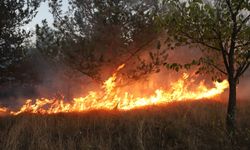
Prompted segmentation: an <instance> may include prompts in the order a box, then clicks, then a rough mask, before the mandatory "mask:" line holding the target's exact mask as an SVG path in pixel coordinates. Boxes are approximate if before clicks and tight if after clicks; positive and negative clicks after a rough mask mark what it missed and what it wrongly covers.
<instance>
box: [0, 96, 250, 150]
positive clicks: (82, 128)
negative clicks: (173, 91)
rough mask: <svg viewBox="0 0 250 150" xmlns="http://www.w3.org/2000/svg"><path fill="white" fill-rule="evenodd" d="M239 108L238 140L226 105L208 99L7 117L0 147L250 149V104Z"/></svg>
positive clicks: (0, 133) (3, 120)
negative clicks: (230, 131) (229, 129)
mask: <svg viewBox="0 0 250 150" xmlns="http://www.w3.org/2000/svg"><path fill="white" fill-rule="evenodd" d="M238 106H239V111H238V131H237V135H236V141H235V143H234V144H232V143H231V142H230V140H229V139H228V136H227V134H226V130H225V127H224V118H225V113H226V104H225V103H224V102H219V101H210V100H204V101H185V102H175V103H170V104H167V105H165V106H150V107H145V108H143V109H136V110H131V111H126V112H121V111H118V110H113V111H104V110H98V111H90V112H86V113H64V114H63V113H62V114H53V115H44V114H43V115H42V114H21V115H18V116H9V117H1V118H0V119H1V121H0V149H5V150H8V149H11V150H15V149H38V150H39V149H42V150H50V149H51V150H55V149H60V150H61V149H67V150H71V149H91V150H92V149H102V150H103V149H104V150H105V149H107V150H108V149H150V150H152V149H157V150H158V149H190V150H195V149H213V150H216V149H237V148H238V149H249V148H250V145H249V143H250V121H249V120H250V110H249V109H248V108H249V106H250V102H247V101H244V102H243V101H241V102H240V103H239V105H238Z"/></svg>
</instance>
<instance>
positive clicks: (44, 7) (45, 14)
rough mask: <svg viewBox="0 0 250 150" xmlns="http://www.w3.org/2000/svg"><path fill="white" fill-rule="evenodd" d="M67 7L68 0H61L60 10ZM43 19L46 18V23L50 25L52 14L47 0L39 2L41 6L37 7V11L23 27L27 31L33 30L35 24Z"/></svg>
mask: <svg viewBox="0 0 250 150" xmlns="http://www.w3.org/2000/svg"><path fill="white" fill-rule="evenodd" d="M67 7H68V0H63V6H62V10H67ZM44 19H46V20H47V22H48V24H49V25H51V26H52V23H53V16H52V14H51V13H50V12H49V6H48V2H47V1H46V2H43V3H42V4H41V6H40V7H39V9H38V13H37V15H36V17H35V18H34V19H33V20H32V21H31V22H30V23H29V24H28V25H26V26H25V27H24V28H25V29H27V30H29V31H32V30H33V31H34V30H35V26H36V24H41V22H42V20H44Z"/></svg>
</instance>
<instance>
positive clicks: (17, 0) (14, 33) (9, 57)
mask: <svg viewBox="0 0 250 150" xmlns="http://www.w3.org/2000/svg"><path fill="white" fill-rule="evenodd" d="M41 1H42V0H30V1H27V0H1V1H0V16H1V21H0V56H1V57H0V72H1V77H0V83H5V82H6V81H12V80H15V79H16V77H15V76H16V75H17V74H15V73H14V71H15V69H16V65H17V64H18V63H19V62H20V61H22V60H23V59H24V57H25V55H26V52H27V51H26V50H27V49H26V48H25V46H26V45H27V43H26V42H27V38H28V37H30V35H31V34H30V33H29V32H27V31H25V30H24V29H22V27H23V26H24V25H26V24H28V23H29V22H30V21H31V20H32V18H34V16H35V15H36V12H37V8H38V7H39V5H40V3H41Z"/></svg>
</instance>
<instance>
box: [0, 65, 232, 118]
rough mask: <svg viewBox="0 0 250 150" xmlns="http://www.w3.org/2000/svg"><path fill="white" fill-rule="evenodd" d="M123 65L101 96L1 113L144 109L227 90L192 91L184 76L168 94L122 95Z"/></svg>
mask: <svg viewBox="0 0 250 150" xmlns="http://www.w3.org/2000/svg"><path fill="white" fill-rule="evenodd" d="M124 66H125V65H124V64H123V65H121V66H119V67H118V68H117V70H116V71H115V73H113V75H112V76H111V77H110V78H108V79H107V80H106V81H105V82H104V83H103V86H102V91H101V92H95V91H90V92H89V93H88V94H87V96H85V97H79V98H74V99H73V101H72V102H64V101H63V100H58V99H46V98H42V99H36V100H35V102H34V103H33V102H32V100H30V99H29V100H26V103H25V104H24V105H23V106H22V107H21V108H20V109H19V110H18V111H9V110H8V109H7V108H0V114H1V112H5V113H6V112H8V111H9V112H10V114H12V115H18V114H21V113H24V112H29V113H41V114H55V113H61V112H83V111H89V110H97V109H105V110H113V109H118V110H131V109H135V108H140V107H143V106H150V105H160V104H166V103H170V102H174V101H182V100H199V99H204V98H213V97H215V96H217V95H219V94H221V93H223V92H224V90H225V89H227V88H228V82H227V81H226V80H224V81H222V82H220V83H219V82H214V87H213V88H208V87H207V86H205V85H204V82H203V81H202V82H200V83H199V85H198V86H197V87H196V88H194V89H192V90H191V91H190V89H189V84H191V83H192V82H190V79H189V78H190V76H189V75H188V74H187V73H184V74H183V76H182V78H181V79H179V80H178V81H177V82H174V83H171V88H170V89H169V90H163V89H156V90H155V92H154V94H153V95H151V96H146V97H135V96H134V95H133V94H130V93H128V92H121V90H120V89H119V88H118V87H117V85H116V83H117V73H118V72H119V71H120V70H121V69H122V68H124Z"/></svg>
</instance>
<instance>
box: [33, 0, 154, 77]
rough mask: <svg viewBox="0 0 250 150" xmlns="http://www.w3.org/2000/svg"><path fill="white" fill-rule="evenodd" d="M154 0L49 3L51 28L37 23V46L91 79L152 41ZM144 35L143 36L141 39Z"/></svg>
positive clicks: (118, 63) (75, 0) (95, 0)
mask: <svg viewBox="0 0 250 150" xmlns="http://www.w3.org/2000/svg"><path fill="white" fill-rule="evenodd" d="M156 4H157V3H156V2H155V1H152V0H149V1H142V0H138V1H122V0H115V1H113V0H105V1H101V0H87V1H81V0H70V1H69V9H68V10H67V11H66V12H63V11H62V10H61V6H62V4H61V1H57V0H53V1H50V2H49V5H50V8H51V12H52V14H53V16H54V28H49V27H48V25H47V24H46V22H45V21H44V23H43V25H42V26H41V27H40V26H37V30H36V31H37V32H36V33H37V47H38V48H39V49H40V50H41V51H42V52H43V54H45V55H46V56H51V58H52V59H54V60H57V61H58V62H63V63H64V64H66V65H68V66H70V67H71V68H73V69H75V70H77V71H79V72H81V73H83V74H84V75H87V76H89V77H91V78H93V79H94V80H99V79H100V74H99V73H100V69H101V67H103V66H107V64H109V65H114V64H115V65H120V63H122V61H123V60H124V59H121V57H124V55H125V56H127V55H129V54H131V53H137V50H138V47H141V45H144V44H145V43H148V42H149V41H151V40H153V39H154V37H155V35H156V33H155V32H154V21H153V20H154V16H155V13H156V11H157V5H156ZM141 36H143V37H144V38H141Z"/></svg>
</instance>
